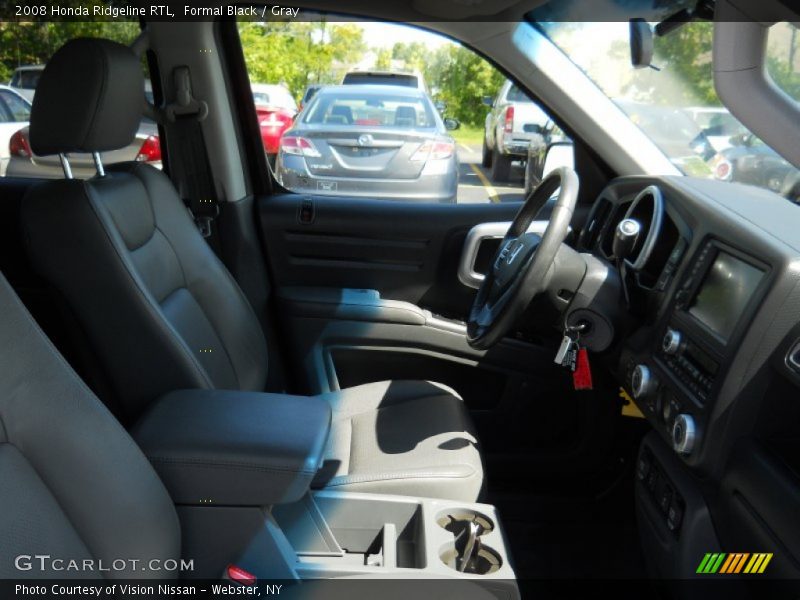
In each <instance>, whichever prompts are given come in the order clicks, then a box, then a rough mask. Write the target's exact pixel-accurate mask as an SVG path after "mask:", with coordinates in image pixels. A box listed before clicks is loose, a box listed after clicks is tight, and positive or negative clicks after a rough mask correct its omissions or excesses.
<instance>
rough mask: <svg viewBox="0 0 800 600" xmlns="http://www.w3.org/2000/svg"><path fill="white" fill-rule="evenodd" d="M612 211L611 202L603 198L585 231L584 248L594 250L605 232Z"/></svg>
mask: <svg viewBox="0 0 800 600" xmlns="http://www.w3.org/2000/svg"><path fill="white" fill-rule="evenodd" d="M611 209H612V205H611V202H609V201H608V200H607V199H606V198H601V199H600V201H599V202H598V204H597V207H596V208H595V209H594V212H593V214H592V218H591V220H590V221H589V223H588V224H587V225H586V229H585V230H584V234H583V241H582V246H583V247H584V248H585V249H587V250H592V249H594V246H595V244H596V243H597V240H598V239H599V238H600V233H601V232H602V231H603V227H605V224H606V220H607V219H608V216H609V214H611Z"/></svg>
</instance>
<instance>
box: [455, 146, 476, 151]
mask: <svg viewBox="0 0 800 600" xmlns="http://www.w3.org/2000/svg"><path fill="white" fill-rule="evenodd" d="M459 146H461V148H462V149H463V150H464V152H475V150H473V149H472V148H470V147H469V146H467V145H466V144H459Z"/></svg>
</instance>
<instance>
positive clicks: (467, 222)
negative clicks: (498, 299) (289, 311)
mask: <svg viewBox="0 0 800 600" xmlns="http://www.w3.org/2000/svg"><path fill="white" fill-rule="evenodd" d="M304 200H305V202H306V203H308V202H311V203H313V209H312V210H313V215H312V216H311V219H312V222H311V223H307V224H305V223H302V222H301V220H300V211H301V207H303V201H304ZM518 209H519V205H518V204H488V203H487V204H472V205H470V204H464V205H438V204H415V203H410V202H392V201H380V200H374V201H370V200H351V199H347V198H331V197H324V198H317V199H314V198H310V197H308V196H300V195H295V194H286V195H280V196H271V197H269V198H268V199H263V200H262V201H261V202H260V204H259V216H260V221H261V227H262V230H263V234H264V237H263V239H264V243H265V245H266V250H267V256H268V260H269V261H270V263H271V265H272V272H273V276H274V278H275V283H276V286H277V287H283V286H307V285H315V286H321V287H331V288H366V289H374V290H378V291H379V292H380V293H381V297H383V298H390V299H394V300H405V301H406V302H411V303H413V304H417V305H419V306H421V307H422V308H427V309H430V310H431V311H433V312H436V313H439V314H443V315H446V316H452V317H461V318H463V317H465V316H466V314H467V312H468V310H469V306H470V304H471V302H472V298H473V295H474V290H472V289H470V288H467V287H466V286H464V285H462V284H461V283H460V282H459V281H458V275H457V272H458V260H459V258H460V256H461V249H462V247H463V245H464V239H465V238H466V235H467V232H468V231H469V230H470V229H471V228H472V227H473V226H474V225H476V224H478V223H483V222H487V221H510V220H511V219H512V218H513V217H514V215H515V214H516V212H517V210H518Z"/></svg>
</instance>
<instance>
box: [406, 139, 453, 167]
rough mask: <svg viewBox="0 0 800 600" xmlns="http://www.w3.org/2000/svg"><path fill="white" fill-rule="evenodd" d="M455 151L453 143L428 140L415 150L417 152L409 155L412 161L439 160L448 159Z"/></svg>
mask: <svg viewBox="0 0 800 600" xmlns="http://www.w3.org/2000/svg"><path fill="white" fill-rule="evenodd" d="M455 150H456V145H455V143H453V142H433V141H431V140H428V141H426V142H424V143H423V144H422V145H420V147H419V148H417V151H416V152H414V154H412V155H411V159H410V160H412V161H415V162H416V161H423V160H429V159H430V160H441V159H443V158H450V157H451V156H453V153H454V152H455Z"/></svg>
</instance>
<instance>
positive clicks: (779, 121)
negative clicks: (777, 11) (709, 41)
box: [714, 0, 800, 167]
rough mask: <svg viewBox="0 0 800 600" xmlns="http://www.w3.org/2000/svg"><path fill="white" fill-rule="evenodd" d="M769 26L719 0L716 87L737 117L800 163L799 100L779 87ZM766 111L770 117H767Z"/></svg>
mask: <svg viewBox="0 0 800 600" xmlns="http://www.w3.org/2000/svg"><path fill="white" fill-rule="evenodd" d="M770 25H771V23H759V22H755V21H750V20H747V17H746V15H745V14H744V13H743V12H742V11H740V9H739V8H738V7H736V6H734V4H733V3H732V2H730V0H719V1H718V2H717V5H716V12H715V23H714V86H715V87H716V89H717V94H718V95H719V97H720V99H721V100H722V102H723V103H724V104H725V106H727V107H728V108H729V109H730V111H731V113H732V114H733V115H734V116H735V117H736V118H737V119H739V120H740V121H741V122H742V123H744V124H745V125H746V126H747V127H748V128H749V129H750V130H751V131H752V132H753V133H755V134H756V135H757V136H758V137H760V138H761V139H763V140H764V141H765V142H767V143H768V144H769V145H770V146H771V147H772V148H774V149H775V150H776V151H777V152H778V153H779V154H780V155H781V156H783V157H784V158H785V159H786V160H788V161H789V162H791V163H792V164H793V165H794V166H795V167H800V146H798V144H797V139H798V137H800V103H798V102H797V101H796V100H794V99H792V98H790V97H789V96H788V95H787V94H786V93H784V92H783V91H782V90H781V89H779V88H778V87H777V86H776V85H775V83H774V82H773V81H772V78H771V77H770V76H769V74H768V73H767V69H766V53H767V38H768V36H769V26H770ZM767 113H768V114H769V118H768V119H765V118H764V115H765V114H767Z"/></svg>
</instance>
